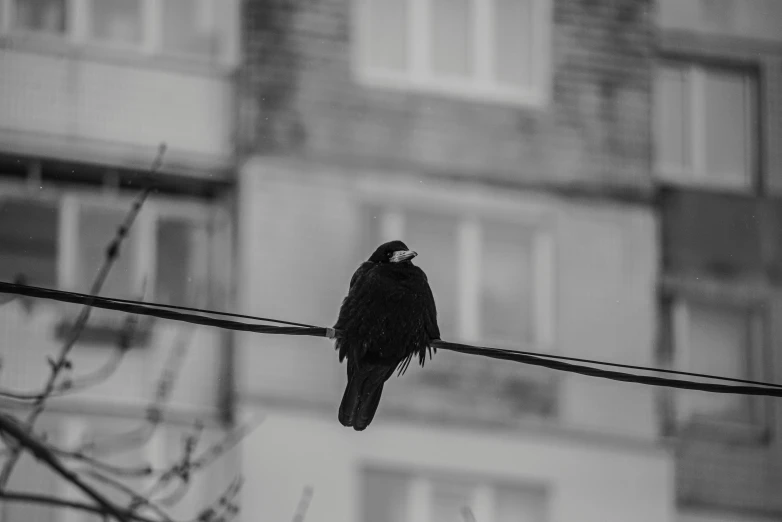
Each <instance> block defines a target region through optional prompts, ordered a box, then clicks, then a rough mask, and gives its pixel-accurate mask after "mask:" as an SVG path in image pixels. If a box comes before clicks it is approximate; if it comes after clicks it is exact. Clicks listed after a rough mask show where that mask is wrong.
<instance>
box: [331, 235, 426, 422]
mask: <svg viewBox="0 0 782 522" xmlns="http://www.w3.org/2000/svg"><path fill="white" fill-rule="evenodd" d="M416 255H417V254H416V253H415V252H412V251H410V250H409V249H408V248H407V245H405V244H404V243H402V242H401V241H391V242H389V243H385V244H383V245H380V246H379V247H378V248H377V250H375V252H374V253H373V254H372V256H371V257H370V258H369V260H367V261H365V262H364V263H362V264H361V266H359V267H358V270H356V272H355V274H353V277H352V278H351V280H350V290H349V291H348V295H347V297H346V298H345V300H344V301H343V302H342V307H341V308H340V311H339V318H338V319H337V324H335V325H334V328H335V329H337V330H339V332H340V335H339V337H337V341H336V346H335V348H336V349H337V350H338V351H339V360H340V362H342V361H343V360H344V359H345V358H347V360H348V364H347V367H348V368H347V370H348V383H347V387H346V388H345V394H344V396H343V397H342V403H341V404H340V407H339V421H340V422H341V423H342V424H343V425H344V426H352V427H353V429H355V430H357V431H361V430H364V429H366V427H367V426H369V424H370V423H371V422H372V418H373V417H374V416H375V411H376V410H377V407H378V404H380V396H381V394H382V393H383V385H384V384H385V382H386V381H387V380H388V379H389V378H390V377H391V376H392V375H393V374H394V372H395V371H396V370H397V369H398V370H399V374H400V375H401V374H402V373H404V372H405V370H406V369H407V367H408V365H409V364H410V361H411V359H412V358H413V357H418V359H419V362H420V364H421V366H423V364H424V360H425V357H426V351H427V349H428V350H429V351H430V357H431V350H432V348H431V346H430V344H429V343H430V342H431V341H433V340H435V339H439V338H440V330H439V328H438V327H437V309H436V307H435V303H434V297H433V296H432V291H431V289H430V288H429V281H428V280H427V278H426V274H425V273H424V271H423V270H421V269H420V268H419V267H417V266H415V265H413V263H412V262H411V259H412V258H413V257H415V256H416Z"/></svg>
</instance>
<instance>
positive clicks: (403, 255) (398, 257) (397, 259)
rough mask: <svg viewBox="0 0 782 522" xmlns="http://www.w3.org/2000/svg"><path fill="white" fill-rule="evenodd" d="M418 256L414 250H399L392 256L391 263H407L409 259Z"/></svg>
mask: <svg viewBox="0 0 782 522" xmlns="http://www.w3.org/2000/svg"><path fill="white" fill-rule="evenodd" d="M417 255H418V254H417V253H415V252H413V251H412V250H397V251H396V252H394V253H393V254H392V255H391V262H392V263H401V262H402V261H407V260H408V259H413V258H414V257H415V256H417Z"/></svg>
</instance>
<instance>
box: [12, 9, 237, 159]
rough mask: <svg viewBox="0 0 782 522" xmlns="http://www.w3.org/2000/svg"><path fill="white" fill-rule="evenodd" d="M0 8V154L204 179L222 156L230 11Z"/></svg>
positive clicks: (232, 41)
mask: <svg viewBox="0 0 782 522" xmlns="http://www.w3.org/2000/svg"><path fill="white" fill-rule="evenodd" d="M217 5H218V3H217V2H214V1H210V0H204V1H193V0H111V1H101V2H97V1H95V0H0V92H1V93H2V94H3V95H2V97H0V150H6V151H14V152H16V153H22V154H27V155H31V156H40V157H56V158H66V159H70V160H77V159H78V160H82V161H92V162H97V163H102V164H109V165H116V166H123V167H124V166H127V167H139V166H142V165H148V164H149V162H150V160H151V155H152V154H153V152H150V151H154V147H155V146H156V145H157V144H158V143H159V142H161V141H165V142H166V143H167V144H168V146H169V152H168V154H167V163H168V164H169V165H176V166H177V167H179V168H180V170H183V171H184V170H186V171H188V172H196V173H197V172H212V173H213V172H214V171H215V170H220V169H222V168H225V167H226V166H228V165H229V164H230V158H231V155H232V137H231V136H232V102H231V91H232V87H231V84H232V70H233V68H234V66H235V64H236V56H237V45H236V38H237V37H236V27H235V25H236V18H237V15H236V9H237V8H236V2H233V1H231V2H221V3H219V7H220V8H219V9H218V8H217Z"/></svg>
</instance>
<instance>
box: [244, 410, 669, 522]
mask: <svg viewBox="0 0 782 522" xmlns="http://www.w3.org/2000/svg"><path fill="white" fill-rule="evenodd" d="M245 413H246V414H248V415H267V414H268V417H267V418H266V420H265V422H264V423H263V424H262V425H261V426H259V428H258V429H257V430H256V431H255V432H254V433H253V434H252V435H251V436H250V437H249V438H248V439H247V440H246V441H245V443H244V445H243V446H242V451H243V457H242V458H243V462H244V463H245V465H244V469H243V473H244V475H245V478H246V480H247V483H248V484H252V485H253V486H252V487H251V488H247V489H245V490H244V491H243V496H242V517H243V518H242V519H243V520H261V519H262V520H286V519H289V518H291V517H292V516H293V513H294V512H295V511H296V507H297V505H298V503H299V499H300V497H301V494H302V490H303V489H304V488H305V487H307V486H310V487H312V488H313V497H312V500H311V502H310V504H309V508H308V510H307V515H306V519H307V520H309V521H312V522H326V521H333V520H340V521H342V522H358V521H359V520H361V519H362V517H361V509H362V504H361V503H362V500H363V499H362V496H361V475H360V473H359V472H360V469H361V467H362V466H364V465H367V464H372V465H380V466H383V465H388V466H392V467H394V468H397V469H398V468H400V467H401V468H403V469H406V470H410V471H412V472H413V473H415V472H416V471H419V470H435V471H439V472H444V473H455V474H478V475H483V476H488V477H497V478H501V479H503V480H508V481H520V482H522V483H528V484H540V485H542V486H544V487H546V488H547V490H548V493H549V503H548V509H547V511H548V512H547V518H546V521H547V522H566V521H571V520H578V521H583V522H612V521H616V522H620V521H627V520H632V521H634V522H647V521H648V522H668V521H673V520H674V512H673V511H674V509H673V489H672V478H673V477H672V469H671V467H670V461H669V460H668V459H667V457H666V455H665V454H664V453H663V452H662V451H660V450H652V449H648V448H647V449H645V450H638V449H637V448H636V449H619V448H617V447H616V446H601V445H596V446H595V445H590V444H589V443H584V442H579V441H573V440H568V439H559V438H557V437H556V436H552V437H548V438H540V437H507V436H503V435H485V434H484V435H482V436H477V435H476V434H474V433H470V432H454V431H453V430H448V429H445V430H441V429H426V430H421V429H420V428H416V427H414V426H410V425H405V424H399V423H395V422H394V423H384V424H383V425H378V426H374V425H373V426H372V429H370V430H367V431H366V432H362V433H355V432H352V431H346V430H344V429H343V428H342V426H340V425H339V424H337V423H336V422H335V421H334V420H332V419H326V420H322V419H319V418H313V417H311V416H303V415H296V414H294V413H291V412H286V413H283V412H273V413H272V412H258V411H253V410H246V411H245Z"/></svg>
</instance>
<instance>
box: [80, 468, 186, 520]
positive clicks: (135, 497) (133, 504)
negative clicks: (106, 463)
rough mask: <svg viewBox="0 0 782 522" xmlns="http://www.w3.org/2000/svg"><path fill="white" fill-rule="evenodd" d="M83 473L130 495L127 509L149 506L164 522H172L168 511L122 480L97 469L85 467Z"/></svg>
mask: <svg viewBox="0 0 782 522" xmlns="http://www.w3.org/2000/svg"><path fill="white" fill-rule="evenodd" d="M84 473H86V474H87V475H89V476H91V477H92V478H94V479H95V480H98V481H100V482H101V483H103V484H105V485H106V486H108V487H111V488H113V489H115V490H117V491H119V492H120V493H123V494H125V495H127V496H128V497H130V505H129V507H128V510H130V511H132V512H135V511H136V510H137V509H138V508H140V507H146V508H149V509H150V510H151V511H154V512H155V513H156V514H157V515H158V516H159V517H160V518H162V519H163V520H164V521H165V522H173V519H172V518H171V517H170V516H169V515H168V513H166V512H165V510H163V508H161V507H159V506H157V505H156V504H155V503H154V502H152V501H151V500H149V499H148V498H146V497H145V496H144V495H142V494H141V493H139V492H137V491H136V490H134V489H133V488H131V487H130V486H127V485H125V484H123V483H122V482H120V481H118V480H116V479H114V478H112V477H110V476H108V475H106V474H105V473H100V472H99V471H96V470H94V469H86V470H84Z"/></svg>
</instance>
